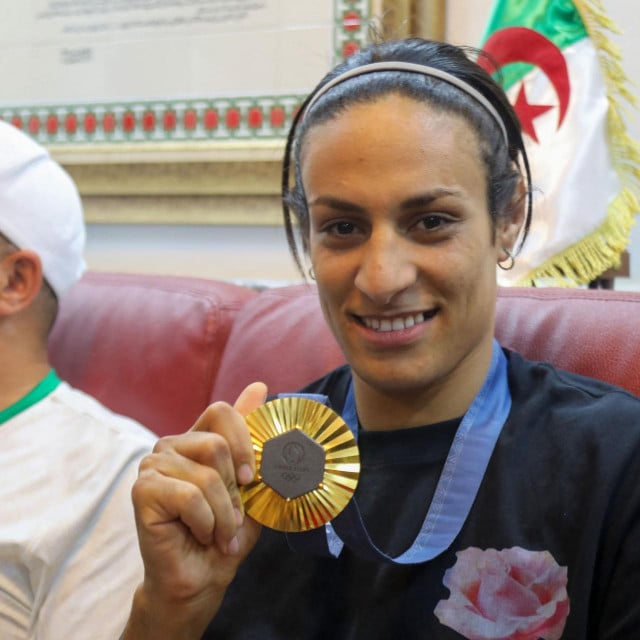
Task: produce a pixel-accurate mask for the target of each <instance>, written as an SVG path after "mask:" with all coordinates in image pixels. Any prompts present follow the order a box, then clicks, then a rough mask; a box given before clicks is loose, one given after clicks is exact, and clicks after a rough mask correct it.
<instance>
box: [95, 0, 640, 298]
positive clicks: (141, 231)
mask: <svg viewBox="0 0 640 640" xmlns="http://www.w3.org/2000/svg"><path fill="white" fill-rule="evenodd" d="M491 4H492V0H473V2H470V1H469V0H448V1H447V24H448V25H449V26H448V36H447V38H448V39H449V40H450V41H452V42H455V43H457V44H473V45H476V44H478V42H479V39H480V36H481V34H482V32H483V30H484V26H485V22H486V19H487V15H488V12H489V8H490V6H491ZM603 4H604V6H605V8H606V10H607V11H608V13H609V15H610V17H611V18H612V19H613V20H614V21H615V22H616V23H617V24H618V25H619V26H621V27H622V26H623V27H624V29H625V32H624V33H623V34H622V35H620V36H617V37H615V38H614V39H615V41H616V42H617V43H618V44H619V45H620V46H621V48H622V55H623V62H624V67H625V70H626V73H627V75H628V76H629V78H630V79H631V81H632V82H633V83H634V84H635V86H636V87H640V5H637V4H636V3H635V2H630V1H629V0H604V3H603ZM637 93H639V94H640V89H639V90H638V91H637ZM635 111H636V113H637V109H636V110H635ZM629 128H630V131H631V133H632V134H633V136H634V137H635V138H636V139H637V140H640V122H639V120H638V119H635V120H631V121H630V122H629ZM629 250H630V255H631V277H630V278H619V279H617V280H616V288H618V289H633V290H640V226H639V225H636V227H635V228H634V230H633V233H632V237H631V243H630V247H629ZM87 261H88V264H89V267H90V268H92V269H96V270H102V271H107V270H108V271H134V272H135V271H142V272H148V273H173V274H182V275H195V276H202V277H209V278H222V279H230V280H239V281H264V280H266V281H273V282H286V281H291V280H299V275H298V273H297V271H296V269H295V267H294V265H293V261H292V260H291V259H290V257H289V254H288V251H287V247H286V243H285V241H284V234H283V232H282V229H280V228H274V227H240V226H239V227H202V226H186V225H185V226H178V227H168V226H161V225H145V226H135V225H134V226H129V225H105V224H103V225H89V228H88V238H87Z"/></svg>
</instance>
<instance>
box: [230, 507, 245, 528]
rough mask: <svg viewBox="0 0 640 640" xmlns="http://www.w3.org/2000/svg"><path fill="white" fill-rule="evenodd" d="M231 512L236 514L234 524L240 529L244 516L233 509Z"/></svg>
mask: <svg viewBox="0 0 640 640" xmlns="http://www.w3.org/2000/svg"><path fill="white" fill-rule="evenodd" d="M233 511H234V513H235V514H236V524H237V525H238V526H239V527H240V526H241V525H242V523H243V522H244V516H243V515H242V511H240V509H234V510H233Z"/></svg>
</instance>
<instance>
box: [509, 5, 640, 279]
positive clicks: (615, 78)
mask: <svg viewBox="0 0 640 640" xmlns="http://www.w3.org/2000/svg"><path fill="white" fill-rule="evenodd" d="M573 2H574V4H575V6H576V8H577V10H578V12H579V13H580V16H581V18H582V21H583V22H584V25H585V28H586V30H587V33H588V34H589V37H590V38H591V40H592V42H593V44H594V47H595V49H596V52H597V55H598V60H599V63H600V68H601V69H602V72H603V75H604V81H605V89H606V92H607V99H608V102H609V108H608V111H607V135H608V142H609V150H610V153H611V161H612V164H613V168H614V170H615V171H616V173H617V175H618V178H619V179H620V182H621V184H622V188H621V190H620V193H618V195H617V196H616V197H615V198H614V200H613V201H612V203H611V204H610V205H609V208H608V210H607V217H606V219H605V221H604V222H603V223H602V224H601V225H600V226H599V227H598V228H597V229H596V230H595V231H593V232H592V233H590V234H589V235H588V236H586V237H585V238H582V239H581V240H580V241H579V242H576V243H575V244H574V245H572V246H571V247H569V248H567V249H565V250H564V251H562V252H561V253H559V254H557V255H555V256H553V258H550V259H549V260H547V261H546V262H544V263H543V264H542V265H540V266H538V267H536V268H535V269H533V270H532V271H530V272H529V273H528V274H527V276H526V277H525V278H523V279H522V280H521V281H519V282H518V283H517V284H519V285H522V286H530V285H535V284H538V283H539V282H540V281H544V282H545V284H551V285H556V286H562V287H571V286H580V285H584V284H587V283H588V282H591V281H592V280H594V279H596V278H597V277H598V276H599V275H600V274H602V273H603V272H604V271H606V270H607V269H611V268H617V267H619V266H620V256H621V254H622V253H623V251H624V250H625V249H626V248H627V246H628V244H629V234H630V233H631V228H632V227H633V225H634V224H635V216H636V214H637V213H638V212H639V211H640V203H639V200H638V193H639V192H640V146H638V143H637V142H636V141H635V140H634V139H633V138H632V137H631V136H630V135H629V133H628V131H627V127H626V124H625V120H624V117H623V114H624V113H626V112H627V110H628V106H632V107H634V106H636V98H635V96H634V95H633V94H632V93H631V91H630V90H629V79H628V77H627V76H626V74H625V72H624V70H623V68H622V56H621V54H620V48H619V47H618V46H617V45H616V44H614V43H613V42H612V41H611V40H610V39H609V37H608V36H607V35H606V32H609V33H621V31H620V30H619V29H618V28H617V27H616V25H615V24H614V22H613V21H612V20H611V19H610V18H609V17H608V16H607V15H606V13H605V10H604V7H603V6H602V3H601V2H600V0H573ZM623 101H624V102H626V103H627V106H626V107H625V105H624V104H623Z"/></svg>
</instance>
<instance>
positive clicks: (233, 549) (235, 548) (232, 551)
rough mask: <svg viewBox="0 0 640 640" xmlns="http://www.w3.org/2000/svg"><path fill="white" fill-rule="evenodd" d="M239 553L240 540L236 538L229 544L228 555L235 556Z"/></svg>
mask: <svg viewBox="0 0 640 640" xmlns="http://www.w3.org/2000/svg"><path fill="white" fill-rule="evenodd" d="M239 551H240V542H239V540H238V537H237V536H236V537H234V538H233V540H231V542H230V543H229V545H228V547H227V553H228V554H229V555H230V556H235V555H236V554H237V553H238V552H239Z"/></svg>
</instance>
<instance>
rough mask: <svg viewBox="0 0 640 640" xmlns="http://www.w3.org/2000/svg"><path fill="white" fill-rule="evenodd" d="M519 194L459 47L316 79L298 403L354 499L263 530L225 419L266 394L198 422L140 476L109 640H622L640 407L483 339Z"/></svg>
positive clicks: (524, 219) (481, 80)
mask: <svg viewBox="0 0 640 640" xmlns="http://www.w3.org/2000/svg"><path fill="white" fill-rule="evenodd" d="M290 178H291V183H290ZM530 190H531V180H530V177H529V170H528V163H527V158H526V152H525V150H524V146H523V142H522V136H521V132H520V125H519V123H518V119H517V117H516V115H515V113H514V111H513V109H512V107H511V106H510V105H509V103H508V101H507V100H506V97H505V94H504V92H503V91H502V89H501V88H500V87H499V86H498V85H497V84H496V83H495V81H494V80H493V79H492V78H491V76H490V75H488V74H487V73H486V72H485V71H484V70H483V69H482V68H481V67H480V66H479V65H478V64H476V62H474V60H473V59H472V58H470V57H468V55H467V52H465V51H463V50H462V49H459V48H457V47H454V46H451V45H448V44H443V43H439V42H433V41H426V40H421V39H409V40H403V41H398V42H389V43H382V44H379V45H375V46H372V47H371V48H370V49H368V50H365V51H361V52H358V53H356V54H354V55H353V56H352V57H351V58H349V59H348V60H347V61H346V62H345V63H344V64H342V65H340V66H339V67H337V68H336V69H335V70H334V71H332V72H331V73H330V74H328V75H327V76H326V77H325V78H324V79H323V80H322V81H321V82H320V84H319V85H318V87H316V89H315V90H314V91H313V92H312V94H311V95H310V96H309V98H308V99H307V100H306V101H305V103H304V104H303V107H302V109H301V110H300V112H299V113H298V115H297V117H296V119H295V121H294V123H293V126H292V129H291V132H290V135H289V138H288V143H287V148H286V154H285V160H284V164H283V201H284V216H285V217H284V220H285V226H286V229H287V232H288V239H289V244H290V248H291V250H292V253H293V255H294V257H296V259H297V261H298V264H299V266H300V269H301V271H302V272H304V271H305V266H306V265H307V264H310V266H311V268H312V271H313V273H314V274H315V279H316V281H317V290H318V295H319V298H320V303H321V306H322V309H323V312H324V315H325V318H326V321H327V323H328V325H329V327H330V328H331V331H332V332H333V334H334V335H335V337H336V339H337V341H338V343H339V344H340V346H341V348H342V351H343V352H344V354H345V356H346V360H347V363H348V364H347V365H345V366H343V367H341V368H338V369H336V370H335V371H333V372H331V373H329V374H328V375H327V376H325V377H323V378H322V379H320V380H317V381H316V382H313V383H312V384H310V385H309V386H307V387H306V388H304V389H302V390H300V391H298V392H297V393H295V394H294V395H295V396H296V397H299V396H302V398H305V399H313V400H315V401H322V402H325V403H326V404H328V405H329V406H330V407H331V408H332V409H333V410H334V411H336V412H337V413H339V414H340V415H341V416H342V419H343V420H344V422H345V423H346V425H347V426H348V427H349V429H350V430H351V432H352V434H353V435H354V436H355V438H356V439H357V443H358V449H359V465H360V475H359V478H358V484H357V487H356V489H355V493H354V496H353V498H352V499H351V500H350V501H349V502H348V504H347V505H346V507H345V508H344V510H343V511H341V512H340V513H339V514H338V515H337V516H335V517H334V518H333V519H332V520H331V522H330V523H328V524H327V525H326V526H318V527H317V528H312V529H310V530H308V531H304V532H301V533H296V532H292V531H291V529H289V532H288V533H287V535H286V536H285V535H283V534H281V533H279V532H277V531H273V530H270V529H265V530H263V531H262V532H261V531H260V526H259V525H258V523H257V522H256V521H254V520H253V519H252V518H251V517H250V516H249V515H246V516H245V515H243V503H242V500H241V497H240V496H241V495H242V494H246V487H247V486H249V487H251V485H252V483H253V482H254V478H258V479H262V480H264V479H265V476H268V475H269V474H268V473H265V472H264V471H263V469H262V468H261V467H259V468H256V456H255V449H254V448H252V446H251V438H250V436H251V437H253V435H254V433H253V432H250V431H249V429H248V427H247V420H245V418H244V416H246V415H247V414H249V413H250V412H253V411H254V410H255V409H256V407H258V406H260V405H262V403H263V402H264V400H265V395H266V389H265V388H264V386H263V385H261V384H259V383H257V384H253V385H250V386H249V387H247V389H245V391H244V392H243V393H242V394H241V395H240V397H239V398H238V400H237V401H236V403H235V405H234V407H231V406H229V405H226V404H222V403H220V404H216V405H214V406H213V407H211V408H210V409H209V410H208V411H207V412H206V413H205V414H203V416H202V417H201V418H200V419H199V420H198V422H197V423H196V425H195V427H194V429H193V430H192V431H191V432H189V433H187V434H184V435H183V436H179V437H175V438H172V439H165V440H162V441H161V443H160V444H159V446H158V447H157V448H156V453H155V454H154V455H153V456H150V457H149V458H147V459H146V460H145V461H144V462H143V464H142V473H141V475H140V479H139V481H138V483H137V484H136V487H135V489H134V505H135V508H136V513H137V518H138V531H139V536H140V542H141V549H142V553H143V556H144V558H145V566H146V570H147V573H146V579H145V582H144V583H143V584H142V585H140V587H139V588H138V590H137V592H136V595H135V598H134V607H133V610H132V614H131V618H130V623H129V626H128V628H127V630H126V631H125V634H124V638H126V639H129V640H131V639H135V638H151V637H154V634H155V636H157V635H158V634H160V635H162V637H164V638H182V639H184V638H200V637H204V638H212V639H213V638H227V639H238V640H239V639H241V638H248V637H260V638H266V639H268V640H284V639H285V638H292V637H294V638H303V639H305V638H309V639H311V638H336V639H342V638H345V639H346V638H372V639H377V638H379V639H381V640H382V639H385V640H387V639H388V638H399V637H400V638H424V637H428V638H432V639H435V640H452V639H454V638H460V637H463V638H467V639H469V640H515V639H516V638H518V639H524V640H537V639H538V638H544V639H545V640H559V639H560V638H561V637H564V638H581V639H582V638H584V639H587V640H604V639H605V638H611V637H613V636H612V635H611V633H614V634H615V637H616V638H618V639H625V640H626V639H629V640H630V639H631V638H633V637H634V634H636V632H637V631H636V630H637V628H638V625H639V624H640V605H638V602H637V598H635V596H631V595H630V594H632V593H635V591H636V589H640V557H639V556H638V554H637V548H638V545H639V544H640V517H639V515H640V489H639V488H638V483H637V474H638V472H640V401H639V400H638V398H635V397H633V396H631V395H630V394H628V393H626V392H624V391H622V390H621V389H618V388H615V387H611V386H607V385H605V384H603V383H600V382H596V381H595V380H590V379H587V378H582V377H579V376H576V375H573V374H569V373H567V372H563V371H560V370H557V369H554V368H553V367H551V366H550V365H548V364H545V363H539V362H531V361H528V360H525V359H523V358H522V357H520V356H519V355H518V354H516V353H514V352H512V351H509V350H507V349H504V348H502V347H500V345H499V344H498V343H497V342H496V340H495V339H494V317H495V312H496V294H497V286H496V264H497V265H498V266H500V265H502V266H503V267H504V268H509V267H510V266H511V265H512V264H513V260H514V255H515V256H516V258H515V259H517V250H518V248H519V247H520V246H521V243H522V242H524V241H525V240H526V236H527V230H528V227H529V223H530V218H531V201H530V198H529V193H530ZM292 391H293V390H292ZM250 421H251V420H249V422H250ZM296 428H302V427H296ZM305 432H307V431H306V430H305ZM314 437H315V436H314ZM324 437H325V436H323V434H322V433H319V434H318V435H317V441H316V442H317V443H319V442H322V441H323V438H324ZM274 441H275V439H274ZM300 442H302V441H300ZM349 446H351V445H349ZM273 448H274V447H273V446H271V447H270V450H271V449H273ZM276 453H277V452H276ZM283 453H284V452H283ZM328 467H329V471H331V470H332V467H331V465H328ZM273 468H275V467H272V468H271V471H273ZM273 484H274V485H276V484H277V483H273ZM316 484H317V483H316ZM320 484H321V485H322V483H320ZM239 487H240V488H241V489H242V490H239ZM314 487H315V485H314ZM271 488H272V489H273V488H274V486H272V487H271ZM276 491H277V489H276ZM298 497H304V496H298V494H296V499H297V498H298ZM301 502H304V500H302V501H301ZM314 504H315V505H316V506H317V503H314ZM261 520H262V521H263V522H264V521H265V520H264V519H262V517H261ZM246 612H250V615H243V614H244V613H246ZM460 612H464V615H462V614H461V613H460ZM207 625H208V626H207ZM612 630H615V631H612ZM203 633H204V636H203V635H202V634H203Z"/></svg>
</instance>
